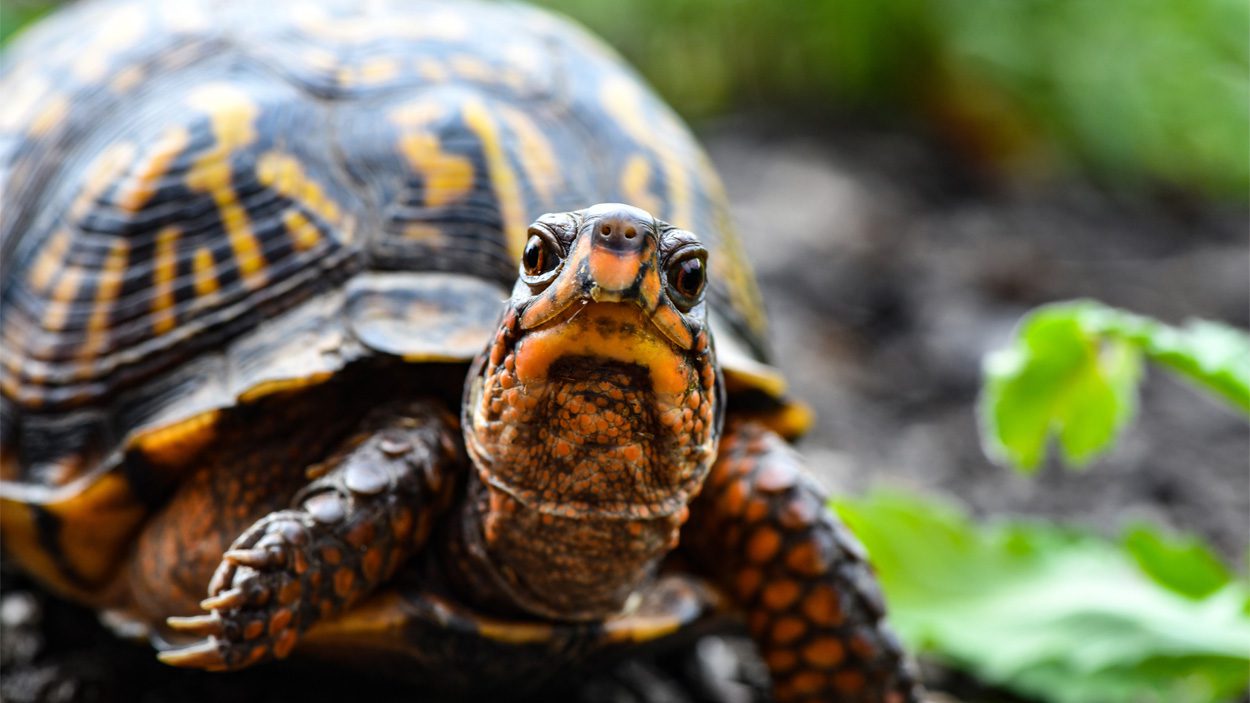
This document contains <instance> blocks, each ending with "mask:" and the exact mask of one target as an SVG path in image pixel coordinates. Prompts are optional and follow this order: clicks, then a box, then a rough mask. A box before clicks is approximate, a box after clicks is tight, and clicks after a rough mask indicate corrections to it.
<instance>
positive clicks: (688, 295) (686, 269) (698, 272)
mask: <svg viewBox="0 0 1250 703" xmlns="http://www.w3.org/2000/svg"><path fill="white" fill-rule="evenodd" d="M705 257H706V254H704V253H703V252H698V253H696V254H693V255H690V256H683V257H681V258H680V259H677V260H675V261H673V262H672V263H670V264H669V265H668V290H669V295H670V297H672V298H673V301H674V302H676V303H677V305H678V306H679V307H681V308H683V309H686V310H688V309H690V308H691V307H693V306H694V304H695V303H697V302H699V296H700V295H702V294H703V286H704V285H705V284H706V283H707V264H706V262H705V261H704V259H705Z"/></svg>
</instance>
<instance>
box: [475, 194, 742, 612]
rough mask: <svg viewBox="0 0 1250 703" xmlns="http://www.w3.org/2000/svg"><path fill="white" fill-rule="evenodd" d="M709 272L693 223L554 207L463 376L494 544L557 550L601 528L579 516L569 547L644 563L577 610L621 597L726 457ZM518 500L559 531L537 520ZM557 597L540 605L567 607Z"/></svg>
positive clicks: (628, 567) (622, 210)
mask: <svg viewBox="0 0 1250 703" xmlns="http://www.w3.org/2000/svg"><path fill="white" fill-rule="evenodd" d="M706 272H707V250H706V249H705V248H704V247H703V245H702V244H701V243H700V241H699V239H698V237H696V236H695V235H694V234H692V233H690V232H687V231H684V230H681V229H678V228H676V227H673V226H671V225H669V224H667V223H665V222H661V221H659V220H657V219H655V218H654V217H652V216H651V215H650V214H648V213H646V212H644V211H642V210H639V209H637V208H634V207H630V206H627V205H619V204H605V205H597V206H594V207H591V208H588V209H585V210H580V211H577V212H569V213H561V214H550V215H544V216H542V217H540V218H539V219H538V221H536V222H535V223H534V224H533V225H532V226H531V227H530V228H529V240H528V243H527V244H526V247H525V250H524V254H523V256H522V261H521V269H520V275H519V277H518V280H517V283H516V286H515V288H514V289H513V292H512V297H511V299H510V300H509V301H508V302H507V308H506V310H505V312H504V315H503V318H502V322H501V323H500V326H499V329H498V330H497V332H496V334H495V336H494V338H493V340H492V341H491V343H490V344H489V345H488V347H487V349H486V351H485V352H484V353H483V355H482V356H481V357H480V358H479V360H478V362H477V365H476V366H475V369H474V372H473V373H472V374H470V377H469V379H468V385H467V388H466V393H465V402H464V405H463V412H464V431H465V439H466V445H467V447H468V449H469V453H470V455H471V456H472V458H473V460H474V462H475V464H476V467H477V472H478V476H479V478H480V479H481V483H482V485H483V486H484V487H485V491H486V492H487V493H488V494H489V500H490V503H491V505H490V507H489V508H488V509H487V510H486V512H487V513H488V515H486V516H485V519H484V520H483V521H482V529H483V532H484V535H485V539H486V541H487V546H488V549H489V548H490V544H491V543H492V542H500V541H502V540H512V539H515V540H518V541H519V540H524V541H527V542H531V543H535V542H540V541H541V542H543V543H544V544H545V546H544V547H543V548H544V549H554V550H557V551H559V550H560V549H561V547H559V546H558V545H555V546H553V545H551V544H550V542H551V540H556V541H559V540H560V539H562V536H565V535H571V534H572V533H576V532H578V531H579V530H583V528H585V529H586V530H588V531H589V532H593V533H594V534H595V535H598V537H597V538H595V539H588V538H587V536H586V533H585V532H583V533H582V534H580V535H579V536H577V537H576V539H575V540H574V541H578V546H577V547H574V546H569V549H570V550H577V549H580V550H582V551H583V552H584V551H585V550H587V549H589V550H591V551H595V550H599V549H603V550H604V552H605V553H604V554H603V555H600V556H603V557H604V558H606V559H608V560H615V564H616V565H617V566H620V567H621V569H622V570H623V571H628V572H634V573H622V574H621V575H619V577H617V578H615V579H612V578H607V577H605V578H607V580H615V581H616V582H618V583H615V584H601V585H603V588H602V589H600V592H598V593H586V594H584V595H585V597H584V598H583V599H582V601H583V602H581V603H580V604H569V605H568V607H567V608H565V610H566V611H568V610H574V611H578V612H579V613H580V612H583V611H584V612H585V613H587V617H589V616H591V615H602V614H604V612H611V611H612V610H613V608H614V607H615V608H616V609H619V608H620V606H621V605H622V603H615V604H613V603H612V601H613V600H614V599H616V600H619V599H621V598H623V595H622V593H623V594H624V595H628V593H629V589H630V588H632V586H633V585H634V584H635V583H636V582H637V580H638V579H640V578H642V577H643V576H645V575H646V574H647V573H649V572H648V569H650V567H651V566H653V565H654V563H655V562H656V561H658V559H659V558H660V557H661V556H663V554H664V553H666V552H667V551H668V550H669V549H671V548H672V547H673V546H675V544H676V539H677V533H678V530H679V528H680V526H681V524H682V522H683V521H684V520H685V517H686V514H687V510H686V506H687V504H688V502H689V501H690V499H691V497H692V496H693V495H694V494H695V493H696V492H697V491H698V490H699V488H700V486H701V485H702V482H703V479H704V477H705V476H706V474H707V472H708V470H709V468H710V465H711V462H712V461H713V459H714V457H715V452H716V443H717V439H718V436H719V433H720V425H721V415H722V410H723V405H724V402H723V390H722V386H723V384H722V382H721V378H720V374H719V370H718V367H717V365H716V361H715V355H714V352H713V348H712V343H711V338H710V333H709V330H708V321H707V309H706V305H705V303H704V289H705V287H706V284H707V280H706V276H707V273H706ZM519 516H528V517H531V518H534V519H537V520H538V522H536V523H534V524H535V525H538V524H546V525H548V526H551V525H553V524H558V525H561V526H562V527H561V532H560V534H556V535H550V536H549V535H538V534H534V533H533V530H531V528H529V527H525V525H529V524H530V521H529V520H526V519H522V518H521V517H519ZM544 520H545V523H544ZM588 525H593V527H587V526H588ZM534 529H538V528H534ZM516 532H520V533H526V532H528V533H527V534H511V533H516ZM618 533H619V534H618ZM569 539H571V540H573V539H574V538H573V537H572V536H570V537H569ZM501 549H502V547H501ZM508 550H510V551H508ZM508 550H505V551H507V554H506V558H507V559H510V560H511V559H515V558H516V556H517V555H516V549H514V548H512V547H509V548H508ZM549 556H551V557H552V558H555V557H556V555H549ZM566 556H569V557H576V558H575V559H573V561H574V562H576V563H588V564H600V565H601V564H603V563H604V562H603V561H600V560H598V559H596V558H595V557H596V555H595V554H586V553H579V554H576V555H573V554H569V555H566ZM537 558H538V559H539V560H540V561H541V559H542V556H541V555H539V557H537ZM631 560H632V561H631ZM626 562H629V563H628V564H626ZM565 563H567V562H565ZM513 566H514V568H513V569H512V570H513V571H514V572H516V571H521V570H525V571H533V569H536V568H543V567H542V566H540V565H533V564H527V565H521V566H517V565H513ZM554 567H555V564H554V563H552V564H548V565H546V568H547V570H550V569H552V568H554ZM595 568H602V567H595ZM579 578H580V577H579ZM582 580H583V581H584V579H582ZM626 581H629V582H630V583H624V582H626ZM579 582H580V581H579ZM551 586H552V590H559V589H563V590H564V591H565V592H568V591H569V589H570V588H571V589H572V590H574V591H576V590H577V589H576V587H574V586H570V585H567V584H566V585H565V586H558V585H556V584H551ZM622 589H624V590H623V591H622ZM591 590H593V589H591ZM604 590H606V591H614V593H612V594H610V595H609V594H607V593H605V592H603V591H604ZM616 591H621V592H616ZM592 601H594V602H595V603H597V604H594V603H591V602H592ZM578 605H581V606H586V607H585V608H579V607H577V606H578ZM534 609H535V610H541V609H540V608H534ZM558 610H559V608H558V607H551V608H547V609H546V611H545V612H542V614H544V615H546V616H548V617H561V616H565V617H569V616H570V614H569V612H563V613H561V612H553V611H558Z"/></svg>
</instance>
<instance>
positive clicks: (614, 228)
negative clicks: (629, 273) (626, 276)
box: [587, 204, 655, 255]
mask: <svg viewBox="0 0 1250 703" xmlns="http://www.w3.org/2000/svg"><path fill="white" fill-rule="evenodd" d="M587 215H588V217H587V219H588V220H589V223H588V224H589V226H590V229H591V232H590V235H591V237H593V242H592V244H593V247H594V248H596V249H599V248H602V249H609V250H611V251H614V252H618V253H619V254H622V255H629V254H638V253H641V252H642V250H643V247H644V246H645V245H646V241H647V237H648V235H651V236H654V232H655V220H654V218H652V217H651V215H650V214H648V213H647V212H645V211H643V210H639V209H638V208H635V207H630V206H628V205H619V204H611V205H601V206H598V207H595V208H591V209H590V210H589V211H588V212H587Z"/></svg>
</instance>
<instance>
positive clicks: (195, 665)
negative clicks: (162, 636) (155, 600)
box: [156, 618, 229, 671]
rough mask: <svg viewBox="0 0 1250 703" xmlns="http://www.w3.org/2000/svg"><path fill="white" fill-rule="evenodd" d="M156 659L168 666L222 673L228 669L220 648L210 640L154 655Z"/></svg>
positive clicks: (215, 642) (214, 641)
mask: <svg viewBox="0 0 1250 703" xmlns="http://www.w3.org/2000/svg"><path fill="white" fill-rule="evenodd" d="M171 619H172V618H171ZM156 658H157V659H160V660H161V662H163V663H165V664H169V665H170V666H180V667H184V668H191V669H204V670H205V671H222V670H224V669H227V668H229V667H228V665H227V663H226V658H225V657H224V656H222V653H221V647H220V646H219V645H218V643H217V641H216V640H215V639H212V638H210V639H206V640H201V641H199V642H196V643H195V644H191V645H187V646H186V647H180V648H178V649H170V650H166V651H164V652H160V653H158V654H157V655H156Z"/></svg>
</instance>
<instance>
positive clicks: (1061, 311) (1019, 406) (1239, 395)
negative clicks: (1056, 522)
mask: <svg viewBox="0 0 1250 703" xmlns="http://www.w3.org/2000/svg"><path fill="white" fill-rule="evenodd" d="M1143 356H1145V357H1146V358H1148V359H1151V360H1153V361H1156V362H1158V363H1159V364H1161V365H1163V366H1164V367H1165V368H1167V369H1169V370H1172V371H1174V372H1177V373H1179V374H1180V375H1181V376H1182V377H1183V378H1185V379H1187V380H1189V381H1191V382H1195V383H1197V384H1198V385H1199V386H1201V387H1204V388H1207V389H1209V390H1212V391H1214V392H1215V393H1217V394H1218V395H1219V396H1221V397H1223V398H1224V399H1226V400H1228V401H1230V402H1231V403H1232V404H1233V405H1234V406H1236V407H1238V408H1240V409H1241V410H1243V411H1244V412H1246V413H1250V335H1247V334H1246V333H1244V332H1241V331H1239V330H1236V329H1234V328H1232V327H1229V326H1227V325H1221V324H1219V323H1215V322H1209V321H1205V320H1196V321H1190V322H1189V323H1187V324H1186V326H1185V327H1183V328H1176V327H1171V326H1169V325H1165V324H1163V323H1161V322H1157V321H1155V320H1152V319H1150V318H1148V317H1143V316H1141V315H1134V314H1132V313H1129V312H1125V311H1123V310H1117V309H1115V308H1111V307H1107V306H1105V305H1102V304H1099V303H1096V302H1093V301H1082V300H1078V301H1073V302H1068V303H1056V304H1053V305H1046V306H1043V307H1040V308H1038V309H1037V310H1035V311H1033V312H1032V313H1030V314H1029V315H1027V316H1025V318H1024V319H1023V320H1021V322H1020V326H1019V329H1018V330H1017V332H1016V336H1015V339H1014V340H1013V342H1012V344H1011V345H1010V346H1009V347H1007V348H1006V349H1003V350H1000V351H996V352H992V353H991V354H988V355H987V356H986V359H985V364H984V376H985V382H984V386H983V388H982V392H981V398H980V400H979V412H980V417H981V430H982V431H981V436H982V439H983V442H984V445H985V451H986V454H987V455H989V456H990V458H992V459H994V460H995V461H998V462H999V463H1008V464H1011V465H1013V466H1015V467H1016V468H1018V469H1020V470H1023V471H1032V470H1034V469H1036V468H1037V467H1038V466H1039V465H1040V464H1041V462H1042V461H1043V460H1044V459H1045V458H1046V452H1047V446H1048V443H1049V441H1050V438H1051V437H1052V436H1056V437H1057V438H1058V441H1059V446H1060V449H1061V450H1062V457H1063V460H1064V463H1066V464H1067V465H1068V466H1072V467H1080V466H1084V465H1085V464H1087V463H1089V462H1090V461H1091V460H1092V459H1094V458H1096V457H1097V456H1098V455H1099V454H1101V453H1102V452H1104V451H1106V450H1107V449H1108V448H1110V447H1111V446H1113V445H1114V444H1115V441H1116V439H1117V438H1118V437H1119V435H1120V433H1121V432H1122V431H1123V429H1124V428H1125V427H1126V426H1127V425H1128V423H1129V422H1130V421H1131V420H1132V418H1133V416H1134V415H1135V414H1136V411H1137V385H1138V382H1139V380H1140V378H1141V371H1142V358H1143Z"/></svg>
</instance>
